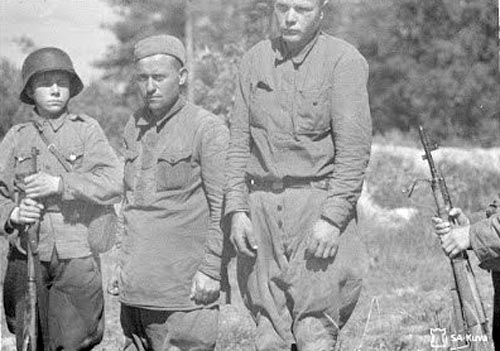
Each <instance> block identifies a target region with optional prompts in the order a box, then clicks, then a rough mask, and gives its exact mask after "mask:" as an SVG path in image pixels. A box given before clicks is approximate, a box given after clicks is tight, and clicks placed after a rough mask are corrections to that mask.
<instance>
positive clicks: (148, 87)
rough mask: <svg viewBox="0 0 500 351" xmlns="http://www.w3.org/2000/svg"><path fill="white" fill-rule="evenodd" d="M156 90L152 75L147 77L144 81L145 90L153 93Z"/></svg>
mask: <svg viewBox="0 0 500 351" xmlns="http://www.w3.org/2000/svg"><path fill="white" fill-rule="evenodd" d="M155 90H156V85H155V82H154V81H153V77H149V78H148V81H147V82H146V92H148V93H149V94H150V93H153V92H154V91H155Z"/></svg>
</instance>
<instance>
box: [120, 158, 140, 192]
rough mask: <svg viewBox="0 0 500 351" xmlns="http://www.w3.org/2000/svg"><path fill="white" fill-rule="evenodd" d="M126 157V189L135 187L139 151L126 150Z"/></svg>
mask: <svg viewBox="0 0 500 351" xmlns="http://www.w3.org/2000/svg"><path fill="white" fill-rule="evenodd" d="M123 156H124V158H125V168H124V173H123V181H124V184H125V189H126V190H131V189H134V178H135V173H136V171H135V170H136V166H135V164H136V162H135V160H136V159H137V156H138V153H137V151H135V150H125V152H124V155H123Z"/></svg>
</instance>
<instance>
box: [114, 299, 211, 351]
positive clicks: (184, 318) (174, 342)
mask: <svg viewBox="0 0 500 351" xmlns="http://www.w3.org/2000/svg"><path fill="white" fill-rule="evenodd" d="M218 318H219V308H218V307H213V308H206V309H205V308H202V309H199V310H193V311H155V310H149V309H145V308H139V307H134V306H129V305H125V304H122V305H121V311H120V321H121V324H122V328H123V332H124V334H125V337H126V338H127V339H128V340H131V341H132V342H133V344H134V346H135V350H136V351H180V350H182V351H211V350H213V349H214V348H215V342H216V339H217V330H218ZM130 349H131V348H127V349H126V350H130Z"/></svg>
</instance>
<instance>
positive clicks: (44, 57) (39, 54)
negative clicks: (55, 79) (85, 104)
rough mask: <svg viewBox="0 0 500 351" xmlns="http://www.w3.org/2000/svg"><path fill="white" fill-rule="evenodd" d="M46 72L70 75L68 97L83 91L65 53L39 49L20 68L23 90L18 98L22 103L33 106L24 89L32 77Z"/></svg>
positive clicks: (58, 50) (79, 80)
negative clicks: (61, 72)
mask: <svg viewBox="0 0 500 351" xmlns="http://www.w3.org/2000/svg"><path fill="white" fill-rule="evenodd" d="M48 71H64V72H68V73H69V75H70V78H71V79H70V81H71V83H70V97H73V96H75V95H78V94H79V93H80V92H81V91H82V89H83V83H82V80H81V79H80V77H78V74H76V72H75V69H74V68H73V62H71V58H70V57H69V56H68V54H67V53H65V52H64V51H62V50H61V49H58V48H54V47H47V48H41V49H38V50H35V51H33V52H32V53H31V54H29V55H28V57H26V59H25V60H24V63H23V68H22V77H23V90H22V91H21V94H20V96H19V98H20V99H21V101H22V102H25V103H27V104H30V105H34V104H35V102H34V101H33V99H32V98H31V97H29V96H28V94H27V93H26V88H27V86H28V84H29V82H30V80H31V78H33V76H34V75H35V74H37V73H42V72H48Z"/></svg>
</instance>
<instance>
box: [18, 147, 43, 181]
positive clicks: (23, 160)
mask: <svg viewBox="0 0 500 351" xmlns="http://www.w3.org/2000/svg"><path fill="white" fill-rule="evenodd" d="M37 167H38V165H37ZM30 174H33V156H32V155H31V152H30V151H22V150H20V151H18V152H17V153H16V155H15V156H14V176H15V177H16V180H18V181H21V183H22V179H23V178H24V177H26V176H28V175H30Z"/></svg>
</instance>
